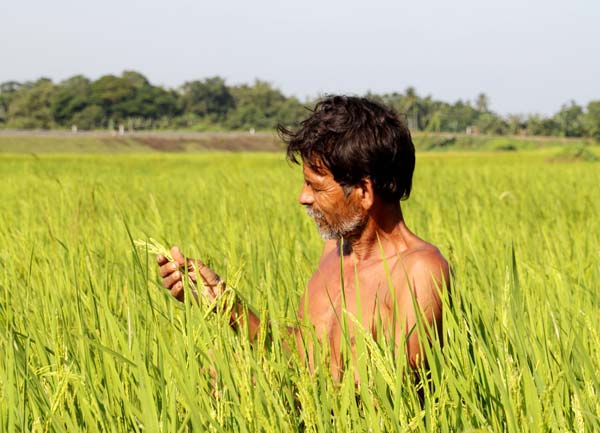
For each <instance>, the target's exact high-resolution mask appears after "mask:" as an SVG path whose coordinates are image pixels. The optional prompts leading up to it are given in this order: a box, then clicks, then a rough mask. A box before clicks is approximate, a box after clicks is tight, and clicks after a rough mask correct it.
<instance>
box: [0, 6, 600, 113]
mask: <svg viewBox="0 0 600 433" xmlns="http://www.w3.org/2000/svg"><path fill="white" fill-rule="evenodd" d="M124 69H133V70H136V71H139V72H141V73H143V74H144V75H146V76H147V77H148V78H149V79H150V81H151V82H152V83H153V84H158V85H163V86H167V87H176V86H179V85H181V84H183V83H184V82H185V81H188V80H193V79H203V78H206V77H209V76H214V75H220V76H222V77H224V78H225V79H226V81H227V83H228V84H238V83H250V82H252V81H253V80H254V79H255V78H260V79H263V80H267V81H270V82H271V83H273V84H274V85H275V86H276V87H278V88H279V89H281V90H282V91H283V92H284V93H285V94H287V95H296V96H298V97H299V98H300V99H301V100H304V99H306V98H307V97H315V96H317V95H319V94H321V93H347V94H363V93H364V92H366V91H368V90H371V91H373V92H376V93H383V92H392V91H404V89H406V87H408V86H414V87H415V88H416V89H417V92H418V93H419V94H420V95H428V94H430V95H432V96H433V98H435V99H441V100H444V101H448V102H454V101H455V100H457V99H459V98H461V99H470V100H474V99H475V98H476V96H477V94H478V93H479V92H485V93H486V94H488V96H489V98H490V100H491V108H492V110H494V111H497V112H499V113H501V114H507V113H533V112H537V113H542V114H552V113H554V112H556V111H558V110H559V109H560V106H561V105H562V104H564V103H566V102H568V101H570V100H571V99H574V100H575V101H576V102H577V103H579V104H586V103H587V102H588V101H590V100H593V99H600V0H564V1H555V0H532V1H526V0H502V1H499V0H495V1H485V0H453V1H449V0H446V1H441V0H439V1H434V0H413V1H410V2H409V1H383V0H372V1H354V0H344V1H342V0H335V1H324V0H323V1H316V0H303V1H294V2H286V1H275V0H264V1H263V0H249V1H234V0H221V1H213V2H206V1H201V0H197V1H186V0H171V1H169V2H166V1H157V0H144V1H139V0H136V1H131V0H129V1H128V0H120V1H117V0H103V1H99V0H92V1H89V0H88V1H86V0H77V1H75V0H52V1H47V0H46V1H42V0H0V82H3V81H8V80H17V81H26V80H33V79H37V78H39V77H42V76H46V77H49V78H52V79H53V80H55V81H59V80H62V79H65V78H68V77H70V76H72V75H76V74H83V75H85V76H87V77H89V78H92V79H96V78H98V77H99V76H101V75H103V74H108V73H112V74H120V73H121V71H123V70H124Z"/></svg>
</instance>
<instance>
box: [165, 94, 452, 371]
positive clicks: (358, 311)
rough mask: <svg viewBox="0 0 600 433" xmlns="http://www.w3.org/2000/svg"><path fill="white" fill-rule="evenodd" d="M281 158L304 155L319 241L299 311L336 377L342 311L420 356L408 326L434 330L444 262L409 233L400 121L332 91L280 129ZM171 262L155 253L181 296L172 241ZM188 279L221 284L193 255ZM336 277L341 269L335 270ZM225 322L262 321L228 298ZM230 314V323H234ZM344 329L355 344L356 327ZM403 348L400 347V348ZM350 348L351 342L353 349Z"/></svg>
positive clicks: (178, 257) (405, 145) (304, 193)
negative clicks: (292, 127)
mask: <svg viewBox="0 0 600 433" xmlns="http://www.w3.org/2000/svg"><path fill="white" fill-rule="evenodd" d="M280 135H281V137H282V139H283V140H284V142H285V143H287V146H288V147H287V156H288V158H289V159H290V160H291V161H293V162H296V163H299V162H300V161H301V162H302V165H303V173H304V184H303V186H302V190H301V192H300V197H299V202H300V204H301V205H303V206H305V208H306V212H307V213H308V215H310V216H311V217H313V218H314V220H315V223H316V225H317V227H318V229H319V231H320V233H321V236H322V237H323V239H325V240H326V242H325V246H324V250H323V254H322V256H321V259H320V262H319V265H318V268H317V271H316V272H315V274H314V275H313V276H312V278H311V279H310V281H309V283H308V287H307V289H306V292H305V294H304V296H303V298H302V299H301V300H300V303H299V308H298V316H299V319H300V320H305V321H308V323H310V325H311V326H312V327H313V328H314V331H315V335H316V336H317V338H318V339H319V340H320V341H322V342H326V343H328V344H329V347H330V351H331V352H330V353H331V368H332V373H333V374H334V376H335V377H339V375H340V374H341V371H342V365H343V361H342V355H341V352H342V350H341V345H342V339H343V338H345V337H344V335H343V330H342V329H343V325H342V323H343V319H342V317H343V316H344V311H343V310H345V312H347V314H352V315H354V317H356V318H358V320H359V321H360V322H361V323H362V326H363V327H364V329H367V330H369V331H370V332H372V333H373V335H374V337H376V338H377V337H381V335H379V336H378V335H377V334H378V333H383V334H384V335H385V338H390V336H392V338H394V340H395V341H394V342H395V344H396V345H397V346H401V345H403V344H406V351H407V355H408V359H409V362H410V364H411V365H412V366H417V365H418V364H419V363H420V362H422V361H423V360H424V359H423V358H424V356H423V354H422V352H421V351H422V344H423V343H425V341H419V339H420V338H421V339H427V338H428V336H427V335H419V332H414V331H415V330H414V329H413V328H416V325H417V320H418V319H417V317H419V316H420V317H422V318H423V319H424V322H425V325H429V326H427V327H430V329H433V330H434V331H437V332H439V331H441V326H442V303H441V300H440V293H441V291H443V290H445V289H447V286H448V283H449V271H448V263H447V261H446V260H445V259H444V257H443V256H442V254H441V253H440V252H439V251H438V249H437V248H436V247H434V246H433V245H431V244H429V243H427V242H425V241H424V240H422V239H420V238H419V237H417V236H416V235H415V234H413V233H412V232H411V231H410V230H409V229H408V227H407V226H406V224H405V223H404V218H403V215H402V209H401V207H400V200H401V199H406V198H408V196H409V195H410V191H411V186H412V175H413V171H414V166H415V149H414V146H413V143H412V139H411V136H410V132H409V130H408V128H407V127H406V126H405V124H404V123H403V122H402V121H401V120H400V119H399V118H398V116H396V115H395V113H394V112H393V111H391V110H389V109H388V108H386V107H384V106H383V105H380V104H378V103H375V102H372V101H369V100H367V99H365V98H356V97H346V96H332V97H329V98H327V99H324V100H322V101H321V102H319V103H318V104H317V105H316V107H315V109H314V111H313V113H312V115H311V116H310V117H309V118H308V119H306V120H305V121H303V122H302V125H301V127H300V128H299V129H298V130H297V131H295V132H294V131H289V130H287V129H285V128H280ZM172 254H173V257H174V259H175V261H176V263H169V262H168V261H167V259H166V258H165V257H162V256H161V257H159V258H158V263H159V265H160V275H161V277H162V278H163V286H164V287H165V288H167V289H169V290H170V291H171V294H172V295H173V296H174V297H175V298H177V299H179V300H182V299H183V284H182V268H183V265H184V264H185V259H184V257H183V256H182V254H181V252H180V251H179V250H178V249H177V247H173V249H172ZM188 269H190V275H191V277H192V279H193V280H194V281H196V280H197V279H198V277H200V278H201V282H202V284H203V285H204V287H205V291H206V293H205V295H207V296H209V297H211V298H216V297H218V296H219V295H220V294H221V293H222V291H223V288H224V282H223V281H221V279H220V278H219V277H218V276H217V274H215V272H213V271H212V270H211V269H209V268H208V267H207V266H205V265H204V264H203V263H202V262H201V261H198V260H193V261H190V262H188ZM342 275H343V277H342ZM232 321H233V322H237V323H239V322H240V321H245V322H246V324H247V325H248V330H249V335H250V338H251V339H254V338H255V335H256V333H257V331H258V330H259V328H260V321H259V319H258V317H257V316H256V315H255V314H254V313H253V312H251V311H248V310H245V309H244V308H242V306H240V305H236V306H235V307H234V308H233V310H232ZM233 322H232V323H233ZM352 323H353V322H351V324H350V326H349V327H348V333H349V339H348V340H347V341H350V344H351V345H353V341H354V334H355V329H354V326H355V325H353V324H352ZM289 330H290V333H292V334H293V336H294V337H295V339H296V343H297V345H298V350H299V351H300V353H301V354H303V355H304V354H307V356H308V361H309V364H310V365H311V366H312V363H313V359H312V349H311V347H306V345H305V344H304V343H303V341H305V338H304V335H303V331H302V330H301V328H299V327H298V328H289ZM398 348H399V349H402V350H404V347H398ZM352 351H353V352H354V349H353V347H352Z"/></svg>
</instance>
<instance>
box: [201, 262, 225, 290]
mask: <svg viewBox="0 0 600 433" xmlns="http://www.w3.org/2000/svg"><path fill="white" fill-rule="evenodd" d="M196 265H197V266H198V273H199V274H200V276H201V277H202V279H203V280H204V282H206V284H208V285H209V286H214V285H217V284H219V281H221V278H219V276H218V275H217V274H216V273H215V271H213V270H212V269H211V268H209V267H208V266H206V265H205V264H204V263H203V262H202V261H201V260H196Z"/></svg>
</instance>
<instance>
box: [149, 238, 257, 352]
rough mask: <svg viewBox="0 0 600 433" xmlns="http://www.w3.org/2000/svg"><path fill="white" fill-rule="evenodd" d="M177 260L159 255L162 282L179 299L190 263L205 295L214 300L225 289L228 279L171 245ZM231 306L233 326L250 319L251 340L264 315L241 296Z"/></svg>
mask: <svg viewBox="0 0 600 433" xmlns="http://www.w3.org/2000/svg"><path fill="white" fill-rule="evenodd" d="M171 254H172V256H173V261H172V262H170V261H169V260H168V259H167V258H166V257H165V256H163V255H159V256H158V257H157V259H156V260H157V262H158V265H159V266H160V268H159V274H160V276H161V278H162V285H163V287H164V288H166V289H167V290H169V291H170V292H171V295H172V296H173V297H174V298H175V299H177V300H178V301H181V302H183V300H184V296H185V292H184V285H183V276H184V272H185V270H186V267H187V272H188V275H189V277H190V279H191V280H192V281H193V283H194V284H195V285H196V286H198V283H200V285H201V286H202V287H203V289H202V292H201V293H199V296H204V297H206V298H208V299H209V300H211V301H214V300H216V299H217V298H218V297H219V296H221V295H222V294H223V292H224V290H225V281H223V280H221V278H220V277H219V276H218V275H217V274H216V273H215V272H214V271H213V270H212V269H210V268H209V267H208V266H206V265H205V264H204V263H203V262H202V261H201V260H197V259H186V258H185V257H184V256H183V254H182V253H181V251H180V250H179V248H178V247H173V248H171ZM234 302H235V304H234V305H233V306H232V308H231V319H230V323H231V326H232V327H233V328H235V329H239V328H240V327H242V326H244V322H246V324H247V326H248V334H249V337H250V341H251V342H253V341H254V339H255V338H256V336H257V333H258V331H259V330H260V319H259V318H258V316H257V315H256V314H255V313H254V312H253V311H252V310H250V309H249V308H247V306H245V305H243V304H242V303H241V302H240V301H239V300H238V299H237V298H235V301H234Z"/></svg>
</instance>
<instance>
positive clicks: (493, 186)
mask: <svg viewBox="0 0 600 433" xmlns="http://www.w3.org/2000/svg"><path fill="white" fill-rule="evenodd" d="M550 154H551V152H548V151H544V150H540V151H527V150H525V149H523V150H519V152H514V153H513V152H503V153H498V152H496V153H478V152H468V153H455V152H454V153H453V152H444V153H440V154H434V153H426V154H419V155H418V156H417V169H416V174H415V179H414V187H413V193H412V196H411V198H410V200H408V201H407V202H403V212H404V215H405V218H406V222H407V224H408V226H409V227H411V228H412V229H413V230H414V231H415V232H416V233H417V234H419V235H420V236H422V237H423V238H425V239H426V240H428V241H431V242H433V243H434V244H436V245H437V246H438V247H439V248H440V250H441V251H442V253H443V254H444V255H445V256H446V257H447V258H448V259H449V261H450V263H451V264H452V269H453V274H454V280H453V287H452V290H451V298H449V297H447V296H446V297H443V303H444V314H443V321H444V322H443V323H444V331H443V344H441V343H442V342H441V341H438V340H434V341H433V342H432V344H431V345H430V347H428V348H427V349H426V350H427V354H428V360H429V364H430V371H429V373H427V374H425V372H421V380H420V381H415V380H414V379H413V377H412V375H411V374H408V373H407V372H408V371H409V370H407V365H406V359H405V357H403V356H400V355H399V354H398V353H396V351H395V348H394V347H393V344H389V342H385V341H383V340H379V339H374V338H373V337H372V334H371V333H370V332H369V331H367V330H364V329H362V328H360V327H358V324H359V323H360V320H359V317H354V316H352V315H349V314H345V315H344V317H342V318H341V320H345V321H346V323H347V324H348V326H349V327H353V329H354V330H355V331H356V332H355V337H356V341H355V345H356V347H357V348H358V356H357V357H356V358H354V357H352V356H347V357H346V359H345V363H346V364H345V368H346V371H347V372H348V374H346V375H344V376H343V377H342V378H341V379H340V380H339V381H337V380H334V379H333V378H332V375H331V371H330V368H329V357H330V353H329V348H328V346H327V344H322V342H320V341H319V340H318V338H316V336H315V335H314V332H312V331H311V329H310V327H308V326H306V324H304V323H302V322H300V323H299V319H298V317H297V311H298V307H299V305H298V302H299V298H300V296H301V295H302V293H303V291H304V288H305V286H306V283H307V281H308V279H309V278H310V277H311V275H312V274H313V272H314V271H315V269H316V266H317V263H318V259H319V256H320V254H321V250H322V241H321V240H320V238H319V236H318V233H317V232H316V230H315V229H314V227H313V223H312V221H310V220H309V219H308V218H306V216H305V214H304V212H303V210H302V209H301V208H300V206H298V205H297V203H296V200H295V197H296V194H297V193H298V191H299V188H300V185H301V182H302V175H301V172H300V170H299V169H298V168H297V167H291V166H290V165H288V164H287V163H286V162H285V160H284V157H283V155H281V154H267V153H257V154H248V153H239V154H222V153H206V154H196V155H191V154H181V155H166V154H149V155H106V156H102V155H58V154H56V155H51V154H49V155H43V156H37V157H34V156H32V155H3V156H0V175H2V178H3V179H4V181H5V182H4V188H2V189H0V200H1V201H2V203H3V208H2V212H1V215H2V223H3V224H0V269H1V270H2V272H0V431H7V432H67V431H68V432H78V431H86V432H87V431H107V432H148V431H157V432H160V431H164V432H191V431H215V432H221V431H231V432H254V431H265V432H271V431H276V432H298V431H303V432H304V431H318V432H328V431H331V432H338V431H342V432H344V431H348V432H350V431H386V432H387V431H400V432H413V431H417V432H469V431H470V432H475V431H478V432H479V431H490V432H538V431H557V432H559V431H560V432H564V431H572V432H578V431H585V432H587V431H599V430H600V405H599V403H598V402H599V401H600V398H599V393H600V375H598V371H600V330H599V327H598V320H600V300H599V298H598V296H597V287H598V281H600V265H599V264H600V248H599V247H598V246H599V245H600V219H599V218H597V215H598V214H600V196H599V194H600V193H599V191H598V188H597V185H599V184H600V171H599V170H598V169H597V166H596V165H597V164H595V163H581V164H557V163H550V162H547V157H548V156H549V155H550ZM224 173H226V175H224ZM151 238H152V239H151ZM132 239H148V242H147V243H144V244H143V245H142V246H139V247H137V246H135V244H133V243H132ZM153 239H169V240H171V241H172V242H173V244H177V245H180V246H181V248H182V251H185V252H186V254H187V255H189V256H190V257H201V258H202V259H203V260H204V261H206V262H207V263H209V264H210V266H211V267H212V268H213V269H215V271H217V272H218V273H219V275H221V276H222V277H223V278H224V279H225V280H226V281H227V282H228V286H229V285H230V286H231V287H235V289H236V290H235V293H236V296H239V297H241V298H242V299H243V301H244V302H247V303H248V304H250V305H252V308H253V310H254V311H255V312H256V313H257V314H258V315H260V317H261V319H262V320H263V323H264V324H263V331H265V332H263V333H262V334H260V335H261V339H259V340H257V341H256V342H255V344H254V345H251V344H250V343H249V341H248V339H247V338H246V334H245V332H247V330H246V329H244V327H242V328H241V329H238V330H237V332H236V331H235V330H233V329H232V328H231V326H230V323H229V317H228V316H227V311H226V310H227V307H228V306H229V305H231V302H229V301H228V302H225V303H224V304H223V305H221V306H217V307H216V308H214V310H211V309H210V306H207V307H205V306H203V305H201V306H200V307H198V306H196V305H195V303H194V302H192V301H191V299H192V297H191V296H189V297H187V301H186V302H184V303H179V302H176V301H175V300H174V299H172V297H171V296H170V294H169V293H168V292H167V291H166V290H165V289H164V288H162V286H161V284H160V283H161V279H160V277H159V275H158V272H157V271H158V267H157V265H156V262H155V260H154V255H155V254H158V253H164V252H165V251H164V250H162V248H161V246H160V244H159V243H156V244H154V241H153ZM140 244H141V243H140ZM205 308H206V310H205ZM267 321H269V322H270V323H269V325H270V326H269V329H268V330H269V334H267V332H266V331H267V325H266V322H267ZM357 321H358V323H356V322H357ZM287 326H303V331H304V332H303V336H304V337H305V340H306V344H307V345H308V344H310V345H312V346H313V347H314V348H315V352H314V366H315V367H314V369H312V370H311V369H310V368H308V366H307V361H306V359H304V358H303V357H301V356H300V354H296V353H294V352H292V351H290V350H288V347H290V346H289V343H288V345H287V346H286V345H285V344H284V342H285V341H286V339H287V338H289V336H288V334H287ZM269 336H270V338H269ZM350 373H352V374H350ZM354 373H356V375H357V376H358V377H360V378H361V380H360V382H359V383H358V385H357V384H356V383H355V380H354Z"/></svg>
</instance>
